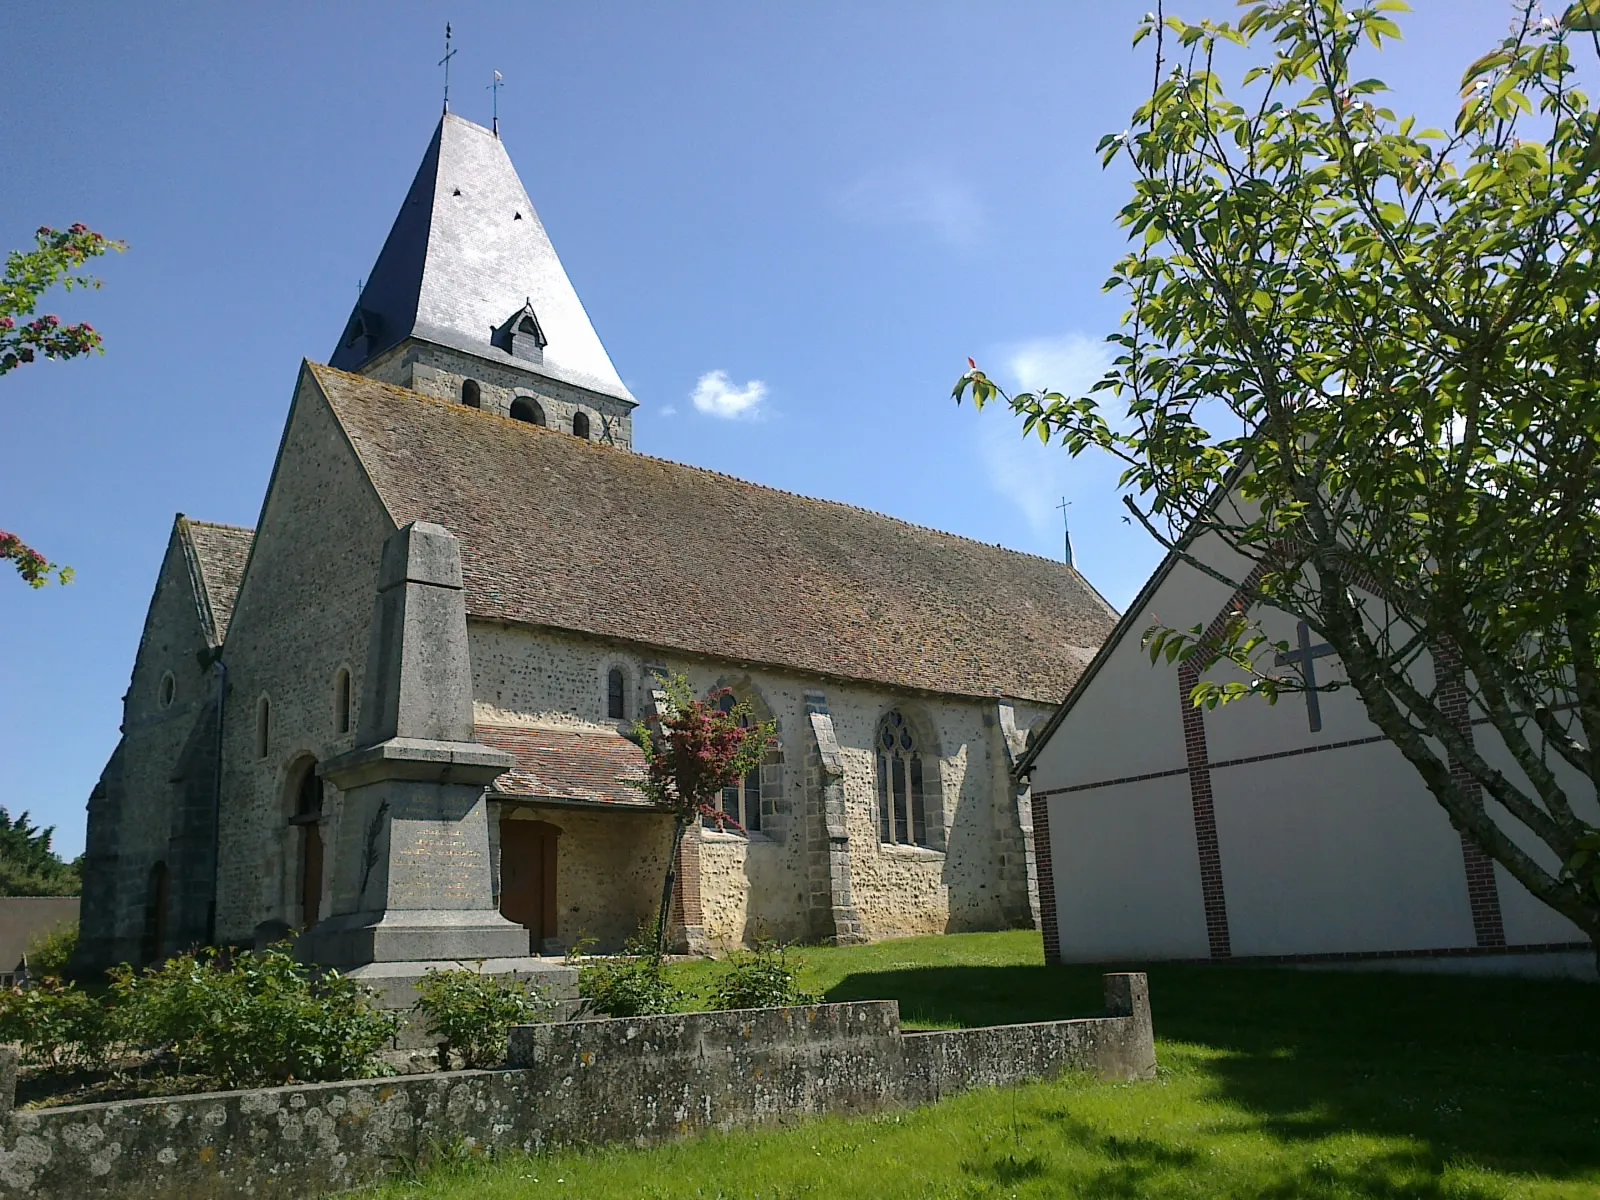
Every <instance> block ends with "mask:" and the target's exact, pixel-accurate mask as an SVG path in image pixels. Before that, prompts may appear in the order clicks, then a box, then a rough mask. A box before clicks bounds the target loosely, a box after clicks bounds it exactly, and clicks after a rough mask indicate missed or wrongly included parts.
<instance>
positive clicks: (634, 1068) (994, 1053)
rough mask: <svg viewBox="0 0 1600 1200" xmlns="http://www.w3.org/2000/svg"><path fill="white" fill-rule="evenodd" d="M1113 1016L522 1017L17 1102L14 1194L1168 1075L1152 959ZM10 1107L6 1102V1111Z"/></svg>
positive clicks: (141, 1193) (317, 1190)
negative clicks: (395, 1071)
mask: <svg viewBox="0 0 1600 1200" xmlns="http://www.w3.org/2000/svg"><path fill="white" fill-rule="evenodd" d="M1105 978H1106V1009H1107V1012H1108V1014H1109V1015H1108V1016H1106V1017H1100V1018H1092V1019H1088V1020H1079V1021H1054V1022H1046V1023H1041V1024H1036V1025H1003V1026H994V1027H991V1028H986V1029H960V1030H949V1031H939V1032H933V1033H912V1034H902V1033H901V1031H900V1013H899V1006H898V1005H897V1004H896V1003H895V1002H893V1001H873V1002H867V1003H857V1004H823V1005H817V1006H814V1007H805V1008H776V1009H753V1010H749V1011H744V1012H731V1013H694V1014H685V1015H678V1016H670V1017H646V1018H639V1019H635V1020H606V1021H578V1022H573V1023H571V1024H564V1025H529V1026H520V1027H518V1028H515V1029H513V1030H512V1032H511V1039H510V1047H509V1050H510V1053H509V1056H508V1057H509V1059H510V1062H511V1064H512V1065H511V1066H510V1067H508V1068H507V1069H504V1070H498V1071H455V1072H449V1073H441V1074H434V1075H411V1076H403V1077H398V1078H390V1079H382V1080H368V1081H363V1082H346V1083H325V1084H309V1085H303V1086H298V1087H283V1088H267V1089H261V1090H257V1091H246V1092H219V1093H212V1094H209V1095H198V1096H183V1097H174V1098H168V1099H158V1100H130V1101H121V1102H117V1103H112V1104H85V1105H75V1106H71V1107H63V1108H55V1109H42V1110H36V1111H23V1112H14V1113H12V1114H11V1115H10V1117H9V1120H6V1121H5V1124H4V1127H3V1131H0V1197H13V1196H15V1197H21V1196H28V1197H33V1198H35V1200H58V1198H60V1200H65V1198H68V1197H70V1198H71V1200H89V1198H91V1197H110V1196H117V1197H128V1198H140V1197H152V1198H155V1197H160V1198H163V1200H165V1198H169V1197H170V1198H172V1200H177V1198H178V1197H184V1198H186V1200H201V1198H212V1197H218V1198H220V1197H234V1196H250V1197H286V1198H287V1197H295V1198H296V1200H299V1198H301V1197H307V1196H314V1195H319V1194H322V1193H326V1192H333V1191H338V1190H342V1189H346V1188H351V1187H356V1186H359V1185H360V1184H363V1183H367V1182H371V1181H375V1180H377V1179H380V1178H382V1177H383V1176H385V1175H389V1174H393V1173H395V1172H398V1171H406V1170H411V1169H414V1168H416V1167H419V1166H422V1165H424V1164H426V1163H427V1162H428V1161H429V1160H430V1159H431V1158H434V1157H436V1156H437V1155H438V1154H439V1152H440V1151H441V1150H443V1149H446V1148H453V1147H461V1146H470V1147H472V1148H473V1149H474V1150H477V1151H480V1152H489V1151H525V1152H538V1151H541V1150H546V1149H550V1148H553V1147H558V1146H571V1145H582V1144H600V1143H604V1142H619V1141H620V1142H629V1143H633V1144H637V1145H643V1144H647V1143H650V1142H658V1141H663V1140H666V1139H669V1138H673V1137H680V1136H683V1135H686V1134H694V1133H698V1132H701V1131H705V1130H710V1129H724V1130H725V1129H739V1128H750V1127H755V1126H761V1125H774V1124H783V1123H787V1122H791V1121H795V1120H799V1119H802V1118H805V1117H811V1116H818V1115H823V1114H832V1113H843V1114H848V1113H866V1112H874V1111H878V1110H881V1109H885V1108H891V1107H896V1106H901V1105H911V1104H923V1103H928V1102H931V1101H934V1100H937V1099H940V1098H941V1097H944V1096H950V1095H954V1094H956V1093H958V1092H962V1091H966V1090H969V1089H971V1088H975V1087H988V1086H999V1085H1005V1084H1015V1083H1021V1082H1024V1081H1026V1080H1029V1079H1039V1078H1048V1077H1051V1076H1055V1075H1060V1074H1063V1073H1066V1072H1084V1073H1088V1074H1091V1075H1094V1076H1097V1077H1099V1078H1101V1079H1107V1080H1126V1079H1147V1078H1150V1077H1152V1076H1153V1075H1154V1074H1155V1045H1154V1041H1153V1037H1152V1031H1151V1025H1150V1007H1149V998H1148V993H1147V990H1146V984H1145V977H1144V976H1143V975H1107V976H1106V977H1105ZM0 1112H3V1108H0Z"/></svg>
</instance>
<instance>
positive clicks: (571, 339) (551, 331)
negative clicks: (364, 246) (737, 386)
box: [329, 113, 633, 401]
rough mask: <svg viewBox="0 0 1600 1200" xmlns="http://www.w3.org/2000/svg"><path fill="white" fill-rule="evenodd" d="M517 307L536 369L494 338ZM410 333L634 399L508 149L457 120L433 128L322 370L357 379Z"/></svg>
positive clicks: (450, 118) (445, 120) (481, 130)
mask: <svg viewBox="0 0 1600 1200" xmlns="http://www.w3.org/2000/svg"><path fill="white" fill-rule="evenodd" d="M524 303H531V304H532V306H533V310H534V312H535V313H536V314H537V316H538V323H539V328H540V330H541V331H542V333H543V335H544V338H545V342H546V345H545V348H544V353H543V361H542V362H541V363H539V364H536V365H535V364H530V363H529V362H528V361H527V360H525V359H522V358H513V357H512V356H511V355H510V354H508V353H506V352H505V351H504V350H502V349H501V348H500V347H499V346H496V345H494V344H492V343H491V341H490V337H491V335H492V334H493V332H494V331H495V330H496V329H497V328H498V327H499V326H501V325H502V324H504V323H505V321H506V319H507V318H509V317H511V316H512V315H513V314H514V313H516V312H518V311H519V310H520V309H521V308H522V306H523V305H524ZM407 337H415V338H419V339H421V340H423V341H427V342H433V343H436V344H438V345H442V346H449V347H451V348H453V349H456V350H462V351H465V352H466V353H468V354H474V355H477V356H478V357H480V358H485V359H489V360H490V361H493V362H503V363H505V364H506V365H508V366H512V365H514V366H517V367H520V368H522V369H524V370H532V371H535V372H537V373H538V374H541V375H546V376H549V377H550V378H552V379H558V380H562V381H564V382H567V383H573V384H577V385H578V386H580V387H586V388H589V389H591V390H592V391H596V392H600V393H603V394H604V395H607V396H615V397H617V398H619V399H622V400H628V401H632V400H633V396H632V395H631V394H630V393H629V391H628V389H627V388H626V387H625V386H623V383H622V380H621V378H620V377H619V376H618V375H617V369H616V368H615V367H614V366H612V365H611V358H610V356H609V355H607V354H606V350H605V347H604V346H603V345H601V344H600V338H599V336H598V335H597V334H596V333H595V331H594V326H593V325H592V324H590V322H589V314H588V313H587V312H585V311H584V308H583V302H582V301H581V300H579V299H578V293H577V292H576V291H575V290H574V289H573V286H572V281H571V280H570V279H568V278H567V272H566V270H565V269H564V268H563V267H562V265H561V260H560V258H558V257H557V256H556V252H555V247H554V246H552V245H551V244H550V236H549V235H548V234H547V233H546V232H545V228H544V224H543V223H542V222H541V221H540V220H539V214H538V213H536V212H535V211H534V208H533V203H532V201H530V200H529V199H528V193H527V191H526V189H524V188H523V186H522V180H521V179H520V178H519V177H518V176H517V170H516V168H515V167H514V166H512V165H511V157H510V155H508V154H507V153H506V148H505V144H504V143H503V142H501V140H500V139H499V138H498V137H496V136H495V135H494V134H493V133H491V132H490V131H489V130H487V129H485V128H484V127H483V126H481V125H474V124H473V123H472V122H471V121H466V120H463V119H462V118H461V117H458V116H456V115H455V114H454V113H446V114H445V115H444V117H443V118H442V119H441V120H440V122H439V127H438V128H437V129H435V130H434V133H433V140H432V141H431V142H430V143H429V144H428V151H427V153H426V154H424V155H423V158H422V165H421V166H420V167H418V168H417V175H416V178H415V179H413V180H412V181H411V190H410V191H408V192H407V193H406V198H405V202H404V203H403V204H402V205H401V206H400V213H399V215H398V216H397V217H395V221H394V226H393V228H391V229H390V230H389V237H388V239H387V240H386V241H385V242H384V244H383V249H382V250H381V251H380V252H379V254H378V261H377V262H376V263H375V264H374V265H373V268H372V273H371V275H370V276H369V277H368V278H367V282H366V286H365V288H364V289H363V290H362V293H361V298H360V299H359V300H358V301H357V303H356V306H355V308H354V309H353V310H352V312H351V315H350V319H349V321H348V322H347V323H346V327H345V330H344V332H343V333H341V334H340V336H339V345H338V346H337V348H335V350H334V352H333V355H332V357H331V358H330V359H329V362H330V364H331V365H333V366H335V367H338V368H340V369H342V370H346V371H358V370H360V369H361V367H363V366H364V365H365V364H366V363H368V362H369V361H371V360H372V359H373V358H374V357H376V356H377V355H379V354H381V353H383V352H384V351H385V350H388V349H390V348H391V347H393V346H396V345H398V344H399V343H400V342H401V341H403V340H404V339H405V338H407Z"/></svg>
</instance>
